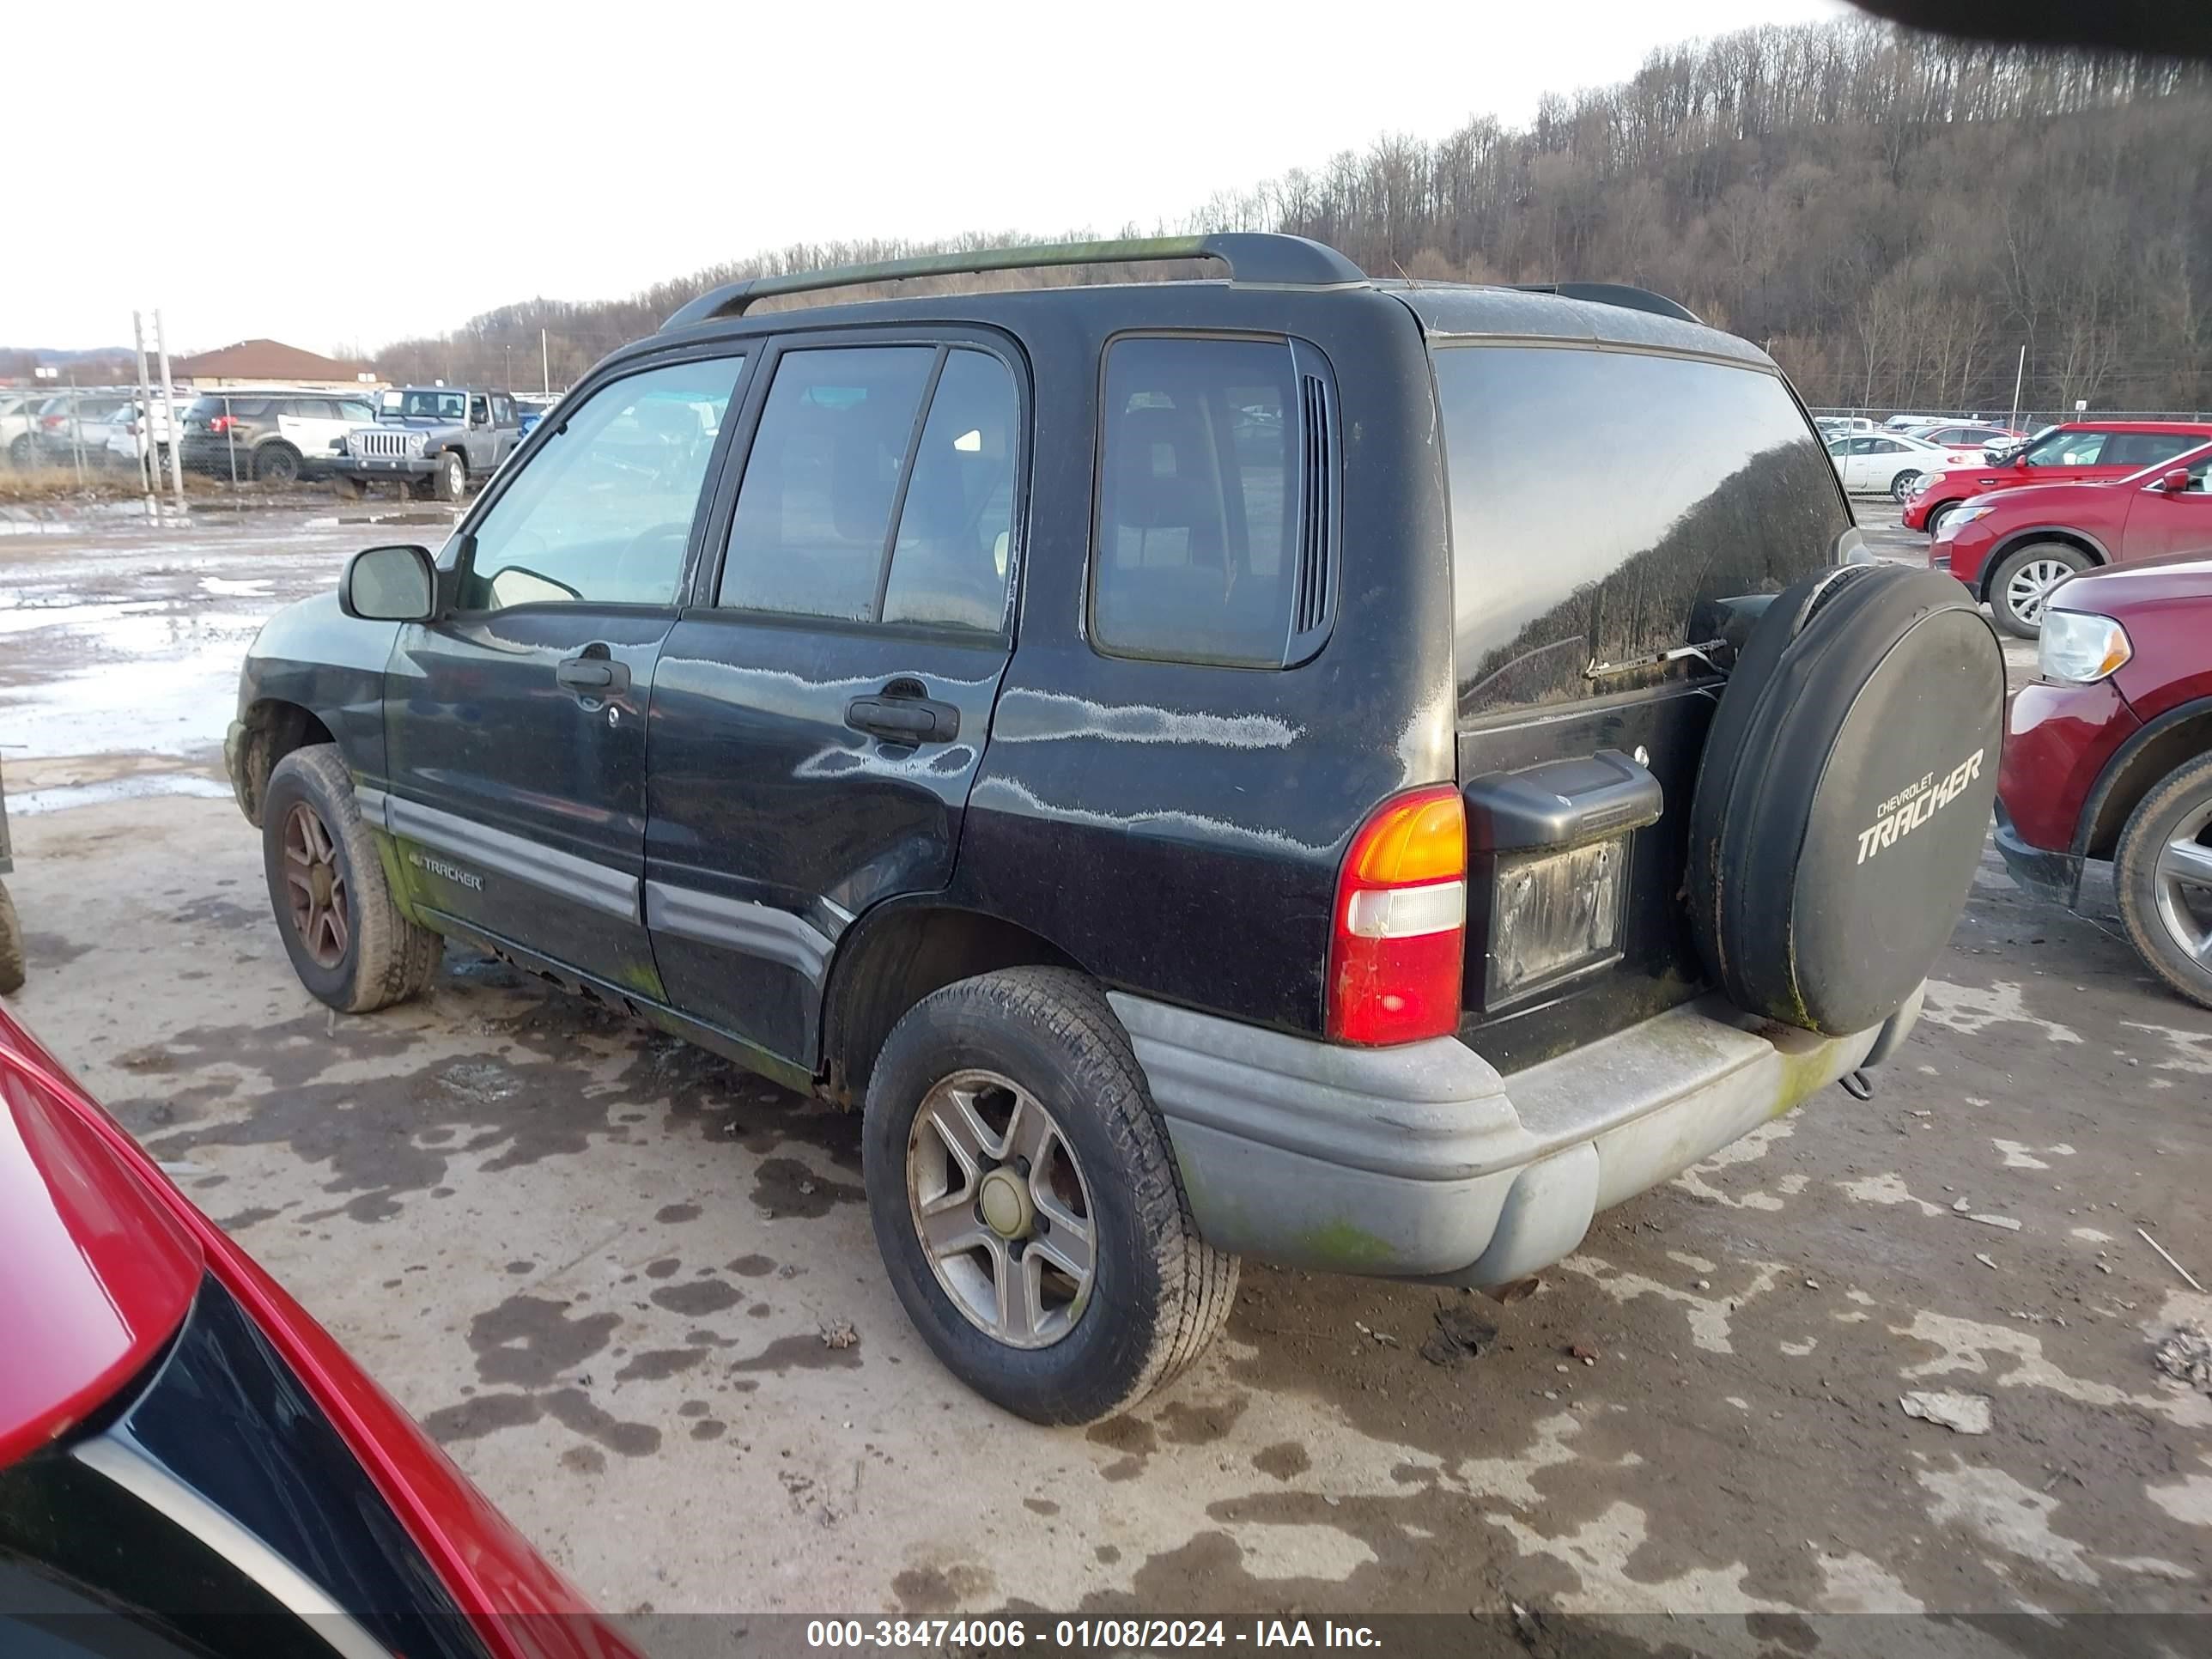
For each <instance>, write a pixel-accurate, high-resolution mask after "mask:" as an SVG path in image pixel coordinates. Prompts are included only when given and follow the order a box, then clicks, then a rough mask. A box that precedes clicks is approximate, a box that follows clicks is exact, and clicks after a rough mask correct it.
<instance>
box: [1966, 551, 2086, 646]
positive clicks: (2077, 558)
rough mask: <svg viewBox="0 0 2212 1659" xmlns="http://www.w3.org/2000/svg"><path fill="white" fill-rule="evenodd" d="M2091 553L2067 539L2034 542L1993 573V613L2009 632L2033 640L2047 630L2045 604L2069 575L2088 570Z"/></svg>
mask: <svg viewBox="0 0 2212 1659" xmlns="http://www.w3.org/2000/svg"><path fill="white" fill-rule="evenodd" d="M2092 563H2093V560H2091V558H2090V557H2089V556H2088V555H2087V554H2086V553H2084V552H2082V551H2081V549H2079V548H2076V547H2069V546H2068V545H2067V544H2065V543H2064V542H2031V543H2029V544H2027V546H2026V547H2023V548H2021V550H2019V551H2018V552H2016V553H2008V554H2007V555H2006V556H2005V557H2004V558H2003V559H2002V561H2000V562H1999V563H1998V565H1997V568H1996V569H1995V570H1994V571H1992V572H1990V615H1991V616H1993V617H1996V623H1997V626H1998V627H1999V628H2002V629H2004V631H2005V632H2006V633H2008V634H2011V635H2015V636H2016V637H2018V638H2020V639H2023V640H2032V639H2033V638H2035V637H2036V636H2037V635H2039V634H2040V633H2042V632H2043V611H2044V606H2045V605H2046V604H2047V603H2048V602H2049V599H2050V597H2051V590H2052V589H2053V588H2055V587H2057V586H2058V584H2059V583H2061V582H2063V581H2064V580H2066V579H2067V578H2068V577H2069V576H2072V575H2075V574H2077V573H2079V572H2081V571H2084V570H2087V568H2089V567H2090V565H2091V564H2092Z"/></svg>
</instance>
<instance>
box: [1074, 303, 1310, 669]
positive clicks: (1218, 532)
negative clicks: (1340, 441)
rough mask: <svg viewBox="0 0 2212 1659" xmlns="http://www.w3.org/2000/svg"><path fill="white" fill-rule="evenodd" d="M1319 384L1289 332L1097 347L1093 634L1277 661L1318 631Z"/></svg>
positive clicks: (1266, 663)
mask: <svg viewBox="0 0 2212 1659" xmlns="http://www.w3.org/2000/svg"><path fill="white" fill-rule="evenodd" d="M1332 401H1333V399H1332V397H1331V393H1330V390H1329V383H1328V378H1327V376H1326V374H1325V373H1324V372H1323V371H1322V366H1321V363H1320V360H1319V356H1318V354H1317V353H1315V352H1313V351H1312V349H1311V348H1310V347H1294V346H1293V345H1292V344H1291V343H1290V342H1288V341H1284V340H1212V339H1195V338H1132V339H1122V340H1117V341H1115V343H1113V344H1112V345H1111V346H1110V347H1109V348H1108V350H1107V353H1106V369H1105V390H1104V396H1103V403H1102V408H1101V412H1100V431H1099V454H1098V465H1099V488H1098V522H1097V527H1096V529H1095V531H1094V532H1093V537H1092V544H1091V545H1092V552H1091V636H1092V638H1093V640H1094V641H1096V642H1097V645H1098V647H1100V648H1101V649H1102V650H1104V651H1108V652H1111V653H1115V654H1116V655H1120V656H1130V657H1152V658H1162V659H1169V660H1172V661H1177V662H1195V663H1218V664H1223V665H1229V666H1233V667H1243V668H1280V667H1283V666H1284V665H1286V664H1289V663H1292V662H1297V661H1299V660H1302V659H1304V658H1305V657H1307V656H1310V655H1311V654H1312V652H1313V650H1314V648H1316V647H1317V646H1318V645H1319V643H1320V641H1321V638H1322V635H1323V634H1324V633H1325V631H1326V628H1327V623H1328V608H1329V603H1330V591H1331V586H1332V582H1333V573H1332V570H1331V568H1330V567H1331V565H1332V563H1333V545H1334V510H1335V508H1334V504H1335V498H1336V488H1337V486H1336V477H1335V466H1334V459H1333V458H1334V419H1333V414H1332V410H1331V404H1332Z"/></svg>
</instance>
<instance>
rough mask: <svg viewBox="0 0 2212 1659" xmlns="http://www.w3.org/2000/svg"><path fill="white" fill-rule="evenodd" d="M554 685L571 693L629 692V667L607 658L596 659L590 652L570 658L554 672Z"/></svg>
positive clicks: (564, 660) (626, 664)
mask: <svg viewBox="0 0 2212 1659" xmlns="http://www.w3.org/2000/svg"><path fill="white" fill-rule="evenodd" d="M553 681H554V684H556V685H558V686H560V687H562V689H563V690H569V691H627V690H629V664H628V663H620V662H616V661H614V660H612V659H611V658H607V657H595V656H592V655H591V654H590V653H588V652H587V653H586V654H585V655H583V656H580V657H569V658H566V659H563V660H562V664H561V665H560V666H559V667H558V668H556V669H555V670H554V671H553Z"/></svg>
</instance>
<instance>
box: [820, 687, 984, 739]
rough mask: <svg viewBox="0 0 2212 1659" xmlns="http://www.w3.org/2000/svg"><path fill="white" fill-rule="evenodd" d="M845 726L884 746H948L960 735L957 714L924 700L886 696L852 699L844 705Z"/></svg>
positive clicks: (942, 704)
mask: <svg viewBox="0 0 2212 1659" xmlns="http://www.w3.org/2000/svg"><path fill="white" fill-rule="evenodd" d="M845 724H846V725H848V726H851V727H852V728H853V729H854V731H856V732H866V733H868V735H869V736H871V737H876V738H882V739H883V740H884V742H885V743H913V744H922V743H950V742H951V740H952V739H953V738H957V737H958V736H959V735H960V711H959V709H958V708H955V707H954V706H953V705H952V704H951V703H949V702H935V701H933V699H931V698H928V697H924V696H897V695H893V694H888V693H887V694H886V695H884V696H878V697H855V698H854V699H853V701H852V702H848V703H847V704H846V705H845Z"/></svg>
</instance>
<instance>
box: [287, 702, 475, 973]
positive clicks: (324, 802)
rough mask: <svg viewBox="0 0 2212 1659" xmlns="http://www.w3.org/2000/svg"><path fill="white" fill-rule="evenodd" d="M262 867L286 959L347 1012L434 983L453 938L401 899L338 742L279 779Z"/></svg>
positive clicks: (308, 753)
mask: <svg viewBox="0 0 2212 1659" xmlns="http://www.w3.org/2000/svg"><path fill="white" fill-rule="evenodd" d="M261 862H262V868H263V870H264V872H265V874H266V875H267V878H268V883H269V905H270V909H271V910H272V911H273V912H274V913H275V915H276V928H277V932H278V933H281V934H282V935H283V939H284V951H285V954H286V955H288V956H289V957H291V958H292V969H293V971H294V972H295V973H296V974H298V975H299V976H300V983H301V984H302V985H304V986H306V987H307V989H308V991H309V992H310V993H312V994H313V995H314V996H316V997H317V998H319V999H320V1000H322V1001H324V1002H326V1003H328V1004H329V1005H330V1006H331V1007H333V1008H335V1009H337V1011H338V1012H340V1013H345V1014H366V1013H370V1012H374V1010H376V1009H379V1008H386V1007H389V1006H392V1004H393V1003H395V1002H404V1001H405V1000H407V999H408V998H410V997H412V996H416V995H417V994H420V993H421V992H422V990H424V989H425V988H426V987H428V985H429V983H430V980H431V978H432V976H433V975H435V974H436V972H437V970H438V962H439V959H440V957H441V956H442V955H443V954H444V950H445V942H444V941H443V940H442V939H440V938H439V936H438V935H437V934H435V933H432V932H431V931H430V930H429V929H428V928H427V927H418V926H416V924H415V923H414V922H412V921H409V920H408V918H407V916H406V915H405V913H404V911H402V910H401V909H400V908H399V904H398V900H397V899H395V898H394V897H393V896H392V886H391V884H390V883H389V882H388V881H387V880H386V878H385V872H384V860H383V858H382V855H381V854H380V851H379V849H378V847H377V843H376V836H375V833H374V831H373V830H371V829H369V827H368V824H367V823H365V822H364V821H363V820H362V816H361V807H360V805H359V804H358V803H357V802H356V800H355V799H354V793H353V779H352V777H351V775H349V774H348V772H347V771H346V769H345V763H344V762H343V761H342V760H340V759H339V758H338V750H337V744H330V743H318V744H308V745H307V747H305V748H301V749H295V750H293V751H292V752H291V753H290V754H289V755H287V756H285V757H284V758H283V760H281V761H279V762H277V763H276V769H275V770H274V771H272V772H271V773H270V775H269V787H267V789H265V790H264V792H263V793H262V800H261ZM333 913H335V915H336V916H337V922H336V924H335V925H333V924H332V922H331V915H333Z"/></svg>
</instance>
